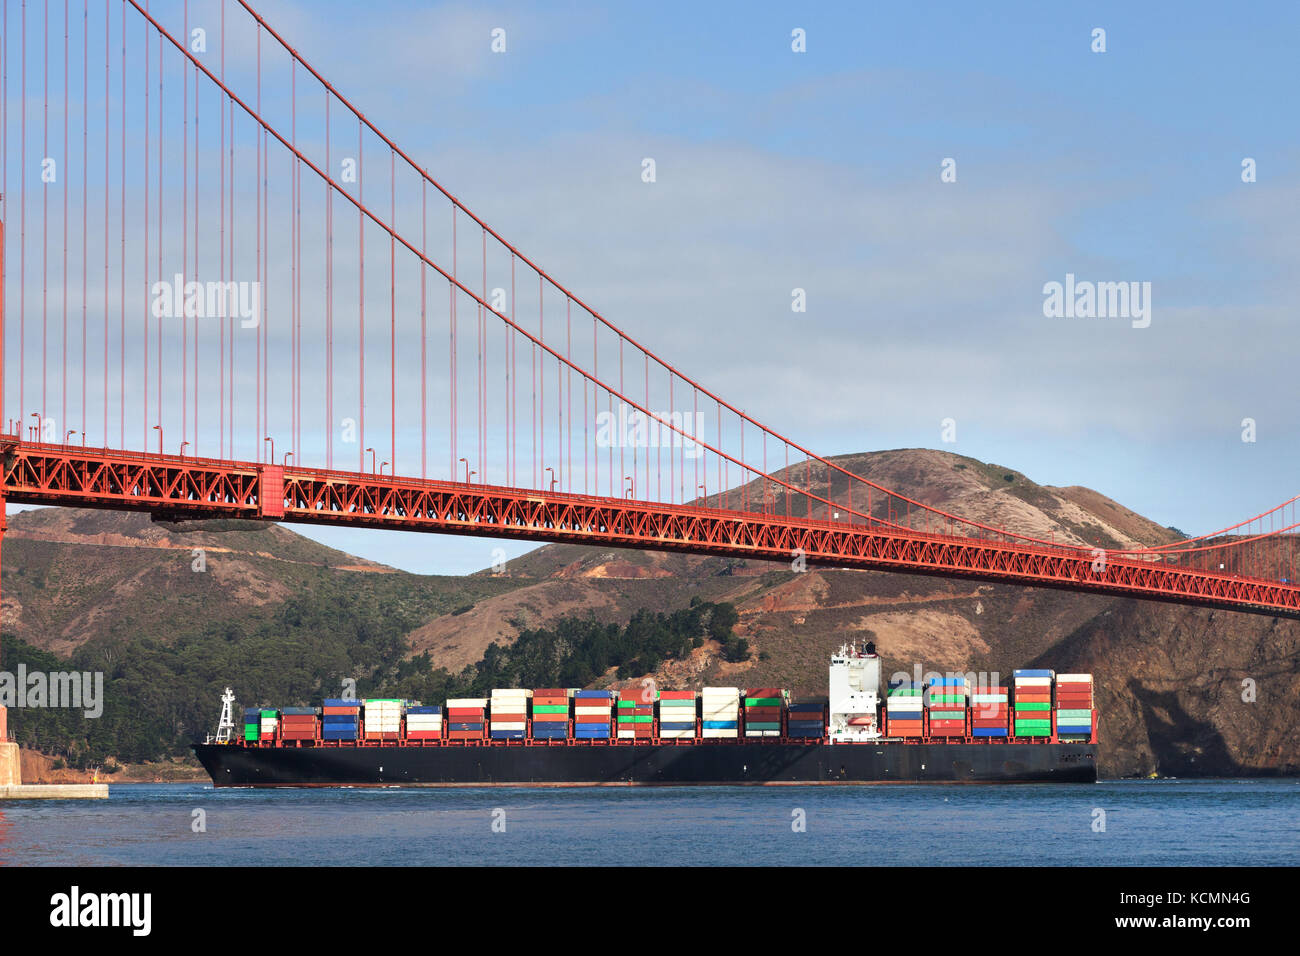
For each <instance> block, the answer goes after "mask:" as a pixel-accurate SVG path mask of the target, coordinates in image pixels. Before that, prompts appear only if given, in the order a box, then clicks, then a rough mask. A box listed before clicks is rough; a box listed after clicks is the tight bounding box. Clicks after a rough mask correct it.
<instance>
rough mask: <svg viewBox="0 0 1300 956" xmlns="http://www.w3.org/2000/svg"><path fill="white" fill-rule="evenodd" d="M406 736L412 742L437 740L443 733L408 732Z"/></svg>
mask: <svg viewBox="0 0 1300 956" xmlns="http://www.w3.org/2000/svg"><path fill="white" fill-rule="evenodd" d="M406 736H407V738H408V739H410V740H437V739H438V738H440V737H441V736H442V733H441V732H440V731H437V730H408V731H407V732H406Z"/></svg>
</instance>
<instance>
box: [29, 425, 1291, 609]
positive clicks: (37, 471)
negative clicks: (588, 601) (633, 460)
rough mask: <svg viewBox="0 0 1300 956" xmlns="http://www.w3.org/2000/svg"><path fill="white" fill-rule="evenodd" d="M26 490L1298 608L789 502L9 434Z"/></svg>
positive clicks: (1118, 563)
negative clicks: (612, 494) (741, 508)
mask: <svg viewBox="0 0 1300 956" xmlns="http://www.w3.org/2000/svg"><path fill="white" fill-rule="evenodd" d="M4 455H5V457H4V461H5V464H4V485H3V495H4V497H5V498H6V499H7V500H9V501H11V502H15V503H26V504H44V505H64V506H67V507H81V508H106V509H112V510H118V511H123V510H134V511H149V512H151V513H153V514H154V515H156V516H158V517H161V518H167V519H174V520H182V519H187V518H217V517H231V518H252V519H266V520H274V521H280V520H283V521H291V522H298V523H310V524H332V525H347V526H354V527H380V528H390V529H396V530H403V531H430V532H436V533H439V534H470V535H477V536H484V537H501V538H518V539H523V540H531V541H558V542H568V543H572V544H590V545H596V546H601V547H623V548H640V549H652V550H664V551H681V552H686V553H690V554H699V555H726V556H730V557H740V558H753V559H759V560H771V561H782V562H789V561H791V559H792V558H794V557H796V556H798V555H800V554H802V555H803V556H804V557H805V559H806V561H807V562H808V563H809V564H818V565H834V566H837V567H850V568H860V569H864V570H873V571H894V572H902V573H907V574H935V575H942V576H946V577H965V578H973V579H976V580H982V581H993V582H1001V583H1004V584H1021V585H1031V586H1037V587H1056V588H1065V589H1069V590H1073V591H1087V592H1093V593H1098V594H1110V595H1115V596H1124V597H1135V598H1146V599H1152V600H1166V601H1175V602H1178V603H1181V604H1192V605H1201V606H1205V607H1219V608H1227V609H1231V610H1238V611H1248V612H1254V613H1266V614H1275V615H1285V616H1300V587H1297V586H1296V585H1293V584H1287V583H1280V582H1277V581H1267V580H1258V579H1252V578H1246V577H1240V576H1236V575H1231V574H1219V573H1213V572H1208V571H1201V570H1192V569H1188V568H1180V567H1175V566H1172V565H1171V564H1169V563H1167V562H1166V561H1165V560H1163V559H1161V558H1160V557H1159V556H1158V555H1152V556H1150V557H1149V558H1146V559H1132V558H1123V557H1118V556H1116V557H1108V558H1107V560H1105V561H1104V562H1098V561H1097V560H1096V552H1093V551H1091V550H1088V549H1083V548H1074V547H1051V546H1040V545H1026V544H1023V543H1016V542H1007V541H997V540H984V539H979V538H970V537H957V536H948V535H941V534H929V533H924V532H909V531H906V530H903V529H900V530H892V529H890V530H882V529H881V528H880V527H878V526H873V527H867V526H858V525H846V524H844V523H842V522H835V521H830V522H828V521H808V520H801V519H792V518H787V517H784V516H782V515H774V514H765V513H757V512H738V511H726V510H719V509H711V508H700V507H694V506H680V505H673V506H670V505H664V504H662V503H651V502H641V501H635V500H631V499H619V498H607V497H597V496H586V495H572V494H562V493H554V492H550V493H548V492H542V491H536V490H532V489H520V488H506V487H495V486H490V485H475V484H464V483H460V482H443V481H421V480H412V479H407V478H402V477H391V476H383V475H373V474H359V473H354V472H346V471H329V470H323V469H316V468H296V467H293V466H292V465H291V466H289V467H284V466H281V465H269V464H258V463H253V462H234V461H220V460H216V459H207V458H187V457H177V456H170V455H156V454H141V453H137V452H119V451H113V450H110V449H86V448H80V447H73V446H62V445H52V444H43V443H35V442H26V441H19V440H16V439H9V440H8V441H7V442H6V443H5V445H4Z"/></svg>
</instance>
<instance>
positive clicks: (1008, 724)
mask: <svg viewBox="0 0 1300 956" xmlns="http://www.w3.org/2000/svg"><path fill="white" fill-rule="evenodd" d="M995 680H996V679H995ZM234 704H235V695H234V694H233V693H232V692H231V691H230V690H229V689H227V690H226V693H225V695H224V696H223V698H222V713H221V721H220V724H219V727H218V731H217V734H216V735H215V736H210V737H209V738H208V739H207V740H205V741H204V742H203V743H196V744H194V752H195V755H196V756H197V757H198V759H199V761H200V762H201V763H202V764H203V766H204V768H205V769H206V770H207V772H208V773H209V775H211V777H212V782H213V785H214V786H217V787H402V786H422V787H456V786H461V787H487V786H508V787H521V786H537V787H541V786H635V785H648V786H654V785H660V786H688V785H697V786H728V785H782V784H786V785H806V784H871V783H1092V782H1095V781H1096V779H1097V711H1096V709H1095V707H1094V700H1093V681H1092V675H1091V674H1056V673H1054V672H1053V671H1051V670H1018V671H1015V672H1014V673H1013V675H1012V681H1011V683H1010V685H1000V684H997V683H995V682H988V683H984V684H981V683H980V682H979V681H978V680H974V681H973V680H972V679H971V677H970V676H969V675H967V676H961V675H958V676H948V677H939V676H931V677H928V678H926V679H925V681H924V682H923V685H922V686H920V687H917V686H914V685H912V684H910V683H909V682H900V683H897V684H894V685H891V686H889V687H888V688H886V689H885V692H884V695H883V697H882V695H881V686H880V657H879V656H878V655H877V654H876V653H875V648H874V646H872V645H870V644H868V645H867V646H866V647H865V648H864V649H863V650H861V651H859V650H858V649H857V648H856V647H853V646H845V647H843V648H841V649H840V651H839V652H838V653H836V654H834V655H832V657H831V662H830V679H829V694H828V696H826V697H813V698H792V697H791V695H790V694H789V692H787V691H785V690H782V689H780V688H775V687H759V688H743V689H742V688H739V687H705V688H703V689H702V690H701V691H700V692H699V693H696V692H695V691H669V690H658V689H657V688H655V687H654V686H653V684H652V683H651V682H649V681H646V682H645V683H644V684H643V685H642V686H638V687H633V688H630V689H626V690H621V691H609V690H579V689H571V688H543V689H533V690H529V689H524V688H502V689H497V690H493V691H491V693H490V695H489V696H488V697H486V698H462V699H456V700H448V701H446V702H445V703H444V704H443V705H437V706H426V705H423V704H420V703H418V702H415V701H403V700H396V699H387V698H385V699H378V698H371V699H366V700H357V699H335V700H326V701H325V702H324V706H322V707H319V708H317V707H284V708H280V709H272V708H248V709H246V710H244V711H243V733H242V734H240V733H238V727H237V726H236V724H235V722H234Z"/></svg>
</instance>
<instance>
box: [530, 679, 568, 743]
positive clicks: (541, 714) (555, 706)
mask: <svg viewBox="0 0 1300 956" xmlns="http://www.w3.org/2000/svg"><path fill="white" fill-rule="evenodd" d="M568 736H569V692H568V691H567V690H565V689H564V688H563V687H548V688H544V689H542V690H535V691H533V739H534V740H565V739H567V738H568Z"/></svg>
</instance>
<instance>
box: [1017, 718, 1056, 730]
mask: <svg viewBox="0 0 1300 956" xmlns="http://www.w3.org/2000/svg"><path fill="white" fill-rule="evenodd" d="M1016 730H1045V731H1048V732H1049V733H1050V732H1051V730H1052V725H1051V723H1050V722H1048V721H1042V720H1031V721H1023V720H1017V721H1016Z"/></svg>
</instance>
